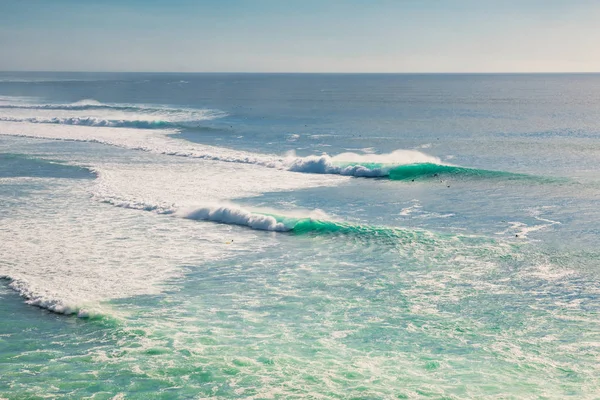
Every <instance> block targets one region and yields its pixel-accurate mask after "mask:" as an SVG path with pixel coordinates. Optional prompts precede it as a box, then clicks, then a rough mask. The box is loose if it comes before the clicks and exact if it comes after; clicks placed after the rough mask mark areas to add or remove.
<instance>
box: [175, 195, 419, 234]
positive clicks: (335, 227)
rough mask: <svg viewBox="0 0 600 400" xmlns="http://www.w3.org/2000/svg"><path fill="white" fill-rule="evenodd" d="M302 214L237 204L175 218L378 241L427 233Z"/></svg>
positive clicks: (185, 213) (315, 213)
mask: <svg viewBox="0 0 600 400" xmlns="http://www.w3.org/2000/svg"><path fill="white" fill-rule="evenodd" d="M295 214H298V213H295ZM300 214H302V213H300ZM303 214H304V215H287V216H286V215H281V214H275V213H272V211H270V210H269V211H267V212H264V211H263V210H260V209H259V210H248V209H245V208H242V207H239V206H237V205H234V204H227V205H216V206H207V207H201V208H198V209H195V210H191V211H183V212H176V213H174V215H175V216H179V217H182V218H186V219H192V220H200V221H211V222H216V223H221V224H228V225H238V226H245V227H248V228H251V229H255V230H261V231H272V232H288V233H291V234H298V235H304V234H340V235H350V236H363V237H365V236H366V237H369V238H378V239H400V238H405V239H410V238H419V239H422V238H424V237H425V236H427V232H425V231H420V230H407V229H402V228H394V227H385V226H371V225H361V224H353V223H348V222H341V221H335V220H333V219H331V218H330V217H328V216H327V215H326V214H324V213H322V212H319V211H318V210H317V211H316V212H308V211H306V212H304V213H303Z"/></svg>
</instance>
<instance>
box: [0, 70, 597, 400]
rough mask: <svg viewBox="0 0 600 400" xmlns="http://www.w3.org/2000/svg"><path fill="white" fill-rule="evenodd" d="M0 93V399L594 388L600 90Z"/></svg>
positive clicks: (404, 83) (173, 84)
mask: <svg viewBox="0 0 600 400" xmlns="http://www.w3.org/2000/svg"><path fill="white" fill-rule="evenodd" d="M42 75H43V76H42ZM0 78H1V79H0V221H1V224H0V241H1V242H2V247H0V275H1V276H4V277H5V279H4V280H3V282H2V285H0V297H1V298H2V301H1V302H0V319H1V320H2V321H6V323H3V324H0V375H1V376H2V379H0V397H7V398H38V397H40V398H41V397H50V398H57V397H65V398H95V399H103V398H106V399H110V398H114V397H115V396H117V398H133V399H135V398H139V399H146V398H205V397H216V398H365V399H366V398H374V399H375V398H540V397H544V398H565V397H567V396H571V397H574V398H594V397H595V396H597V394H598V393H599V392H600V381H599V379H598V378H597V377H598V376H600V371H599V370H598V369H599V367H598V365H600V364H599V363H598V361H599V357H600V349H599V347H598V343H600V326H598V325H599V324H598V314H599V311H600V299H599V295H600V285H599V284H598V277H599V276H598V275H599V269H598V260H599V259H600V253H598V251H597V249H598V244H599V243H598V228H597V224H596V221H598V217H599V215H598V211H597V207H596V200H597V199H598V195H599V194H600V186H599V180H598V176H597V165H598V161H600V160H599V159H600V147H599V145H598V144H597V141H596V135H598V133H599V132H600V122H598V121H600V119H599V118H598V113H599V111H598V110H597V107H596V105H597V104H598V101H600V76H598V75H285V74H283V75H262V74H239V75H235V74H184V75H175V74H84V75H80V74H45V75H44V74H41V75H40V74H32V75H27V74H9V73H1V74H0ZM42 78H43V79H42ZM9 321H10V323H8V322H9Z"/></svg>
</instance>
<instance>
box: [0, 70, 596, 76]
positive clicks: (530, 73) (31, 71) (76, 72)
mask: <svg viewBox="0 0 600 400" xmlns="http://www.w3.org/2000/svg"><path fill="white" fill-rule="evenodd" d="M4 73H68V74H262V75H268V74H272V75H285V74H289V75H594V74H600V71H527V72H518V71H504V72H503V71H462V72H432V71H426V72H416V71H415V72H377V71H372V72H365V71H354V72H347V71H346V72H336V71H310V72H298V71H92V70H80V71H75V70H73V71H71V70H0V74H4Z"/></svg>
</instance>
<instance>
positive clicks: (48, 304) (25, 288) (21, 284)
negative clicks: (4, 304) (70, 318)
mask: <svg viewBox="0 0 600 400" xmlns="http://www.w3.org/2000/svg"><path fill="white" fill-rule="evenodd" d="M0 279H3V280H6V281H8V282H9V284H8V286H9V287H10V288H11V289H13V290H14V291H16V292H17V293H19V295H20V296H21V297H23V298H24V299H25V303H27V304H29V305H32V306H36V307H39V308H44V309H46V310H48V311H52V312H54V313H57V314H64V315H73V314H75V315H77V316H78V317H80V318H89V317H91V316H93V315H95V314H94V313H93V312H91V311H89V310H86V309H85V308H82V307H79V306H77V305H75V304H69V303H66V302H65V301H63V300H59V299H56V298H54V297H53V296H52V295H51V294H49V293H46V292H44V291H40V290H37V289H36V288H35V285H33V284H31V283H30V282H29V281H28V280H26V279H24V278H17V277H14V278H13V277H11V276H7V275H4V276H0Z"/></svg>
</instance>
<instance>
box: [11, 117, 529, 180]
mask: <svg viewBox="0 0 600 400" xmlns="http://www.w3.org/2000/svg"><path fill="white" fill-rule="evenodd" d="M151 132H152V133H150V131H149V130H142V129H126V128H113V127H95V126H94V127H88V126H70V127H69V128H68V129H66V127H64V126H57V125H47V126H43V127H40V126H39V124H34V123H27V122H7V121H0V133H1V134H8V135H12V136H21V137H31V138H44V139H53V140H68V141H82V142H94V143H101V144H108V145H113V146H118V147H122V148H127V149H132V150H142V151H147V152H152V153H157V154H165V155H171V156H179V157H191V158H198V159H203V160H212V161H223V162H231V163H242V164H254V165H259V166H263V167H268V168H275V169H280V170H287V171H292V172H303V173H313V174H333V175H342V176H354V177H375V178H377V177H388V178H390V179H392V180H404V179H408V178H412V179H415V178H431V177H435V176H437V175H440V174H445V175H460V176H465V177H470V178H484V179H487V178H508V179H513V178H521V179H523V178H528V179H531V178H533V177H531V176H528V175H524V174H513V173H509V172H502V171H488V170H479V169H473V168H465V167H458V166H453V165H448V164H443V163H442V162H441V160H440V159H439V158H437V157H434V156H431V155H428V154H425V153H422V152H420V151H417V150H396V151H393V152H391V153H388V154H379V155H376V154H367V155H361V154H355V153H343V154H339V155H336V156H330V155H328V154H323V155H320V156H308V157H297V156H296V155H295V154H294V153H288V154H287V155H286V156H284V157H278V156H274V155H266V154H256V153H249V152H245V151H237V150H232V149H227V148H222V147H215V146H209V145H201V144H192V143H189V142H186V141H183V140H178V139H173V138H170V137H168V135H172V134H173V133H177V130H167V129H155V130H152V131H151Z"/></svg>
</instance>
